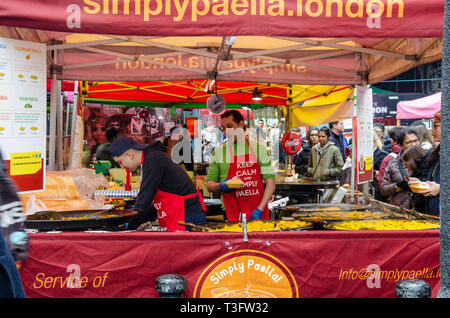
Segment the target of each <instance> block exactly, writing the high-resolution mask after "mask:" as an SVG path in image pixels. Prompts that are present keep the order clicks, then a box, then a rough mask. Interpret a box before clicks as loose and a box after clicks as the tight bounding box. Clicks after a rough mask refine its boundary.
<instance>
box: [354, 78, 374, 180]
mask: <svg viewBox="0 0 450 318" xmlns="http://www.w3.org/2000/svg"><path fill="white" fill-rule="evenodd" d="M356 97H357V101H356V122H357V130H356V140H357V155H356V163H357V170H356V171H357V172H358V176H357V177H358V178H357V180H358V183H362V182H367V181H371V180H372V177H373V110H372V108H373V107H372V106H373V104H372V89H369V88H367V87H366V86H357V87H356Z"/></svg>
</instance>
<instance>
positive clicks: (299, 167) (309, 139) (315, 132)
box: [295, 127, 319, 176]
mask: <svg viewBox="0 0 450 318" xmlns="http://www.w3.org/2000/svg"><path fill="white" fill-rule="evenodd" d="M318 142H319V128H317V127H310V128H309V130H308V132H307V134H306V140H303V141H302V150H301V151H300V152H299V153H298V156H297V158H296V159H295V172H296V173H298V175H299V176H304V175H306V173H307V172H308V159H309V153H310V152H311V148H312V147H314V146H315V145H317V143H318Z"/></svg>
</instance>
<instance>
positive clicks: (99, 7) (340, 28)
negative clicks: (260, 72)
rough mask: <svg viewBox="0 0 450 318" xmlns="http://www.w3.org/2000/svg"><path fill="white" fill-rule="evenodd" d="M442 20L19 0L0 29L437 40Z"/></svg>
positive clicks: (332, 6) (234, 5)
mask: <svg viewBox="0 0 450 318" xmlns="http://www.w3.org/2000/svg"><path fill="white" fill-rule="evenodd" d="M23 8H33V10H24V9H23ZM218 19H219V20H220V23H217V20H218ZM443 20H444V1H442V0H430V1H423V0H407V1H406V0H360V1H355V0H334V1H329V0H308V1H305V0H278V1H272V0H245V1H225V0H223V1H216V0H165V1H162V0H154V1H151V0H136V1H113V0H59V1H45V2H43V1H35V0H16V1H3V2H2V4H1V5H0V25H9V26H18V27H25V28H30V29H34V28H39V29H44V30H52V31H63V32H78V33H95V34H115V35H130V34H133V35H165V36H168V35H189V36H196V35H218V36H228V35H236V36H238V35H267V36H270V35H271V36H293V37H317V36H326V37H350V38H351V37H442V28H443ZM267 26H270V27H267Z"/></svg>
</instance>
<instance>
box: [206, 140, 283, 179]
mask: <svg viewBox="0 0 450 318" xmlns="http://www.w3.org/2000/svg"><path fill="white" fill-rule="evenodd" d="M250 145H251V146H252V148H253V152H254V153H255V155H256V157H257V159H258V162H259V165H260V167H261V175H262V178H263V180H266V179H270V178H272V179H275V171H274V169H273V167H272V161H271V157H270V155H269V153H268V151H267V148H266V147H265V146H264V145H262V144H260V143H258V142H256V141H250ZM232 149H233V156H236V155H237V156H241V155H246V154H249V153H250V148H249V146H248V143H247V142H246V141H243V142H238V143H233V144H232ZM230 162H231V155H230V146H229V141H227V142H226V143H224V144H221V145H219V146H217V147H216V149H214V151H213V153H212V155H211V160H210V164H209V169H208V175H207V176H206V181H214V182H222V181H223V180H225V179H226V178H227V176H228V169H229V167H230ZM231 177H233V176H231Z"/></svg>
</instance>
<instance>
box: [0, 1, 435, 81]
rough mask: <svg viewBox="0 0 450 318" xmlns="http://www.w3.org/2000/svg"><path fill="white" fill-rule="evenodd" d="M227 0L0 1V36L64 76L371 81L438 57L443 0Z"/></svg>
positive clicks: (131, 79) (106, 78) (62, 77)
mask: <svg viewBox="0 0 450 318" xmlns="http://www.w3.org/2000/svg"><path fill="white" fill-rule="evenodd" d="M375 2H376V4H377V5H378V11H377V10H373V9H376V8H373V4H374V3H375ZM232 3H235V2H228V1H223V2H221V1H211V0H202V1H190V0H185V1H178V0H172V1H170V0H169V1H155V2H150V1H140V0H136V1H112V0H111V1H108V0H105V1H100V0H90V1H87V0H84V1H83V0H58V1H56V0H53V1H45V2H44V1H35V0H17V1H3V2H2V3H1V4H0V25H2V26H3V27H1V28H0V36H4V37H12V38H16V39H22V40H27V41H38V42H44V43H47V44H48V65H49V73H50V71H51V70H53V71H56V72H57V77H58V79H61V80H63V79H64V80H93V81H180V80H205V79H211V78H216V79H217V80H220V81H245V82H256V83H262V82H263V83H285V84H330V85H336V84H342V85H353V84H367V83H369V84H370V83H377V82H380V81H382V80H385V79H388V78H391V77H393V76H395V75H398V74H400V73H402V72H404V71H406V70H408V69H410V68H413V67H415V66H418V65H421V64H424V63H429V62H433V61H436V60H439V59H441V57H442V28H443V12H444V10H443V8H444V1H443V0H431V1H422V0H408V1H406V0H379V1H362V0H361V1H352V0H335V1H329V0H317V1H288V0H285V1H267V0H259V1H256V0H254V1H253V0H252V1H244V2H243V3H244V5H239V6H237V5H236V4H235V5H232ZM245 3H246V5H245ZM144 5H147V6H146V7H145V6H144ZM230 6H231V7H230ZM23 8H27V10H24V9H23ZM371 10H372V11H371ZM218 18H219V19H218ZM218 21H220V23H218ZM231 35H232V36H236V38H233V37H230V36H231ZM54 52H57V54H54ZM55 57H56V58H55ZM50 66H53V67H52V68H51V69H50Z"/></svg>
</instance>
